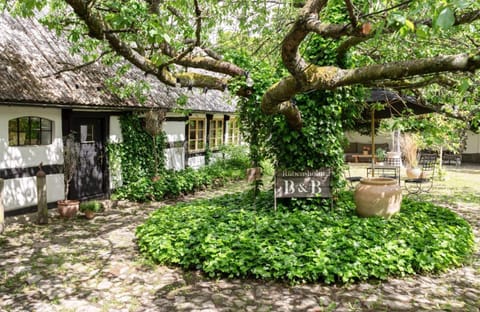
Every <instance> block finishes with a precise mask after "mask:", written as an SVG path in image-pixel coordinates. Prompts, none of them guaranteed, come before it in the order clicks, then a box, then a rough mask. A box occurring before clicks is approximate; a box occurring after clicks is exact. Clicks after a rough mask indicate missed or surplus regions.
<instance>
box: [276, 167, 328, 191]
mask: <svg viewBox="0 0 480 312" xmlns="http://www.w3.org/2000/svg"><path fill="white" fill-rule="evenodd" d="M330 177H331V171H330V169H325V170H318V171H306V172H294V171H281V172H279V173H277V174H276V175H275V181H276V183H275V194H276V195H275V196H276V197H278V198H281V197H315V196H321V197H331V192H330Z"/></svg>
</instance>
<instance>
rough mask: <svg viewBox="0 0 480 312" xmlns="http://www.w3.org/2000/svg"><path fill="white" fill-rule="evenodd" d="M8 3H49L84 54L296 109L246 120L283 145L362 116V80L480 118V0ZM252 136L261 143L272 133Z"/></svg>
mask: <svg viewBox="0 0 480 312" xmlns="http://www.w3.org/2000/svg"><path fill="white" fill-rule="evenodd" d="M3 6H4V8H6V9H8V10H9V11H11V12H16V13H19V14H21V15H22V16H28V15H32V14H33V13H34V11H35V10H43V12H44V13H45V12H47V11H48V12H47V13H48V14H44V13H42V14H41V15H44V16H45V17H44V22H45V23H46V24H48V25H49V26H50V27H52V28H54V29H56V30H57V31H59V32H60V31H65V32H66V34H67V37H68V38H69V39H70V41H72V42H73V43H74V46H73V50H74V51H76V52H77V53H82V54H83V55H84V60H85V61H91V60H101V61H103V62H105V63H107V64H115V63H118V62H119V61H120V60H122V61H123V62H124V63H123V64H125V62H126V63H127V64H129V65H131V66H135V67H137V68H139V69H140V70H142V71H144V72H145V74H147V75H153V76H155V77H157V78H158V79H159V80H160V81H162V82H163V83H165V84H167V85H170V86H181V87H188V88H190V87H199V88H206V89H218V90H224V89H225V88H230V89H231V90H232V92H235V93H236V94H237V95H240V96H244V97H246V101H247V102H249V103H250V104H249V105H247V106H248V108H245V109H244V113H245V112H246V111H249V112H250V113H249V114H250V117H253V116H254V114H261V113H263V114H266V115H271V116H281V118H284V119H285V120H286V123H287V124H286V125H285V124H284V123H282V122H281V121H280V119H279V118H278V117H271V118H263V119H262V118H260V117H258V118H256V119H255V121H254V120H253V119H250V122H251V123H250V125H247V126H245V128H250V130H252V129H258V128H259V127H260V128H263V130H264V131H266V132H269V131H270V130H272V129H273V130H275V131H276V130H278V131H279V132H278V134H280V136H281V137H282V138H280V137H279V136H277V135H276V134H275V133H273V134H272V137H271V138H270V142H271V143H272V145H271V146H276V148H277V150H278V151H279V153H281V154H282V155H283V156H282V157H287V156H286V155H285V153H291V152H292V151H291V150H288V149H295V150H299V151H300V150H301V149H302V148H304V147H312V144H319V142H315V143H313V142H314V141H312V142H308V140H310V139H307V141H302V140H301V139H300V140H299V138H303V137H305V138H307V137H309V136H310V135H317V136H318V135H319V134H318V133H317V132H315V131H313V130H312V129H317V130H316V131H318V129H322V127H324V126H325V124H329V123H330V125H334V124H336V123H340V124H343V126H345V123H346V124H347V126H348V124H349V123H351V120H352V118H358V117H357V116H359V114H356V113H354V111H355V110H360V109H362V106H363V104H362V101H352V100H353V98H358V99H360V100H361V99H362V97H360V96H359V94H356V92H353V91H352V90H353V89H351V88H352V87H354V86H355V87H356V86H363V87H367V88H370V87H376V88H384V89H393V90H397V91H398V92H400V93H403V94H409V95H414V96H416V98H417V99H418V100H419V101H420V102H422V103H425V104H427V105H430V106H431V107H433V108H434V109H435V110H437V111H438V112H440V113H442V114H444V115H446V116H450V117H454V118H458V119H461V120H463V121H464V122H466V123H467V124H468V125H469V126H470V127H473V128H476V127H477V128H478V126H479V120H480V111H479V108H478V107H479V106H478V104H477V102H478V99H479V96H478V92H479V91H478V90H479V88H478V82H479V80H478V75H477V74H476V70H477V69H478V68H479V67H480V52H479V47H480V36H479V35H478V34H479V33H480V32H479V28H480V23H479V19H480V3H479V2H478V1H476V0H453V1H440V0H438V1H420V0H407V1H402V0H392V1H380V0H374V1H372V0H369V1H367V0H358V1H352V0H328V1H327V0H306V1H291V0H285V1H276V2H271V1H244V0H242V1H237V0H224V1H216V0H178V1H169V0H145V1H136V0H126V1H125V0H122V1H119V0H97V1H90V0H64V1H63V0H24V1H15V0H10V1H9V0H4V1H3ZM118 68H119V69H121V70H120V71H125V70H126V69H128V68H126V67H125V66H119V67H118ZM249 78H250V79H252V78H253V83H254V84H253V86H250V84H247V83H245V82H246V81H247V80H248V79H249ZM140 87H145V86H140ZM123 91H124V92H127V91H128V90H123ZM317 92H318V93H317ZM348 94H350V95H352V94H355V95H354V96H350V95H348ZM365 94H366V95H368V92H366V93H365ZM339 102H342V103H343V104H342V105H340V106H339ZM258 103H260V104H261V105H260V106H258ZM352 106H355V109H353V110H352V113H347V114H345V112H346V111H348V110H349V109H350V108H351V107H352ZM315 110H316V111H317V112H321V111H322V112H323V113H321V114H317V115H315V114H312V112H313V111H315ZM322 114H323V115H322ZM346 116H348V118H346ZM326 119H331V120H330V121H328V122H326V121H325V120H326ZM332 129H335V130H334V131H333V132H331V133H330V132H329V131H332ZM324 130H325V133H324V134H322V135H321V137H322V138H325V142H322V143H321V144H322V145H323V144H331V142H330V141H332V140H330V139H328V138H329V137H330V136H336V137H337V138H338V136H339V133H340V128H336V126H333V127H332V128H330V127H328V129H324ZM255 133H257V134H258V135H260V136H257V134H255ZM251 136H252V137H251V139H252V140H253V141H258V143H259V144H256V143H255V144H254V145H258V146H260V145H261V144H260V143H261V142H260V141H261V140H263V139H264V138H268V136H264V137H263V138H262V137H261V133H260V132H255V131H253V132H251ZM256 136H257V137H256ZM340 141H341V138H340ZM292 142H295V143H298V144H295V146H292V145H294V144H291V143H292ZM285 144H287V145H286V147H281V146H283V145H285ZM300 144H301V146H299V145H300ZM336 144H337V143H335V144H333V146H334V147H333V149H332V151H333V150H335V149H337V147H336V146H337V145H336ZM258 151H260V147H259V150H258ZM303 152H305V151H303ZM319 152H320V151H317V150H315V151H313V154H315V155H317V154H318V153H319ZM322 152H324V151H322ZM329 152H331V151H329ZM252 155H255V154H252ZM278 155H280V154H277V156H278ZM292 155H297V154H295V153H294V154H292ZM292 157H294V156H292ZM277 160H279V159H277ZM296 160H297V159H296ZM288 161H289V160H287V159H284V160H282V161H281V162H282V163H286V162H288ZM298 161H300V160H298ZM310 161H312V160H310ZM294 166H295V167H301V166H300V165H297V164H295V165H294ZM315 166H316V165H315Z"/></svg>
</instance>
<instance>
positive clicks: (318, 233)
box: [136, 192, 474, 283]
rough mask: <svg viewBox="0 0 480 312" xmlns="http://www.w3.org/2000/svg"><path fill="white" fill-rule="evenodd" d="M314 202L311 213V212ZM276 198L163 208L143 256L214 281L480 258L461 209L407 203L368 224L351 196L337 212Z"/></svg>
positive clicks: (380, 275) (390, 270)
mask: <svg viewBox="0 0 480 312" xmlns="http://www.w3.org/2000/svg"><path fill="white" fill-rule="evenodd" d="M306 205H310V207H305V206H306ZM272 206H273V194H272V193H271V192H268V193H261V194H260V195H259V196H258V197H257V199H256V201H253V200H252V196H251V194H249V193H239V194H235V195H232V194H229V195H226V196H223V197H219V198H216V199H209V200H199V201H194V202H190V203H180V204H177V205H175V206H167V207H163V208H161V209H159V210H157V211H156V212H155V213H153V214H152V215H151V217H150V218H149V219H148V220H147V221H146V222H145V223H144V224H143V225H141V226H139V227H138V228H137V231H136V235H137V237H138V245H139V248H140V251H141V252H142V253H144V254H145V255H146V256H147V257H148V258H151V259H152V260H154V261H156V262H158V263H161V264H174V265H178V266H181V267H183V268H185V269H200V270H202V271H204V272H205V273H206V274H208V275H209V276H211V277H217V276H226V277H255V278H261V279H275V280H288V281H290V282H293V283H297V282H317V281H323V282H326V283H332V282H352V281H357V280H366V279H370V278H377V279H386V278H388V277H389V276H404V275H407V274H415V273H427V272H431V273H436V272H441V271H444V270H446V269H448V268H449V267H452V266H459V265H461V264H462V262H464V261H465V260H466V259H467V258H468V257H469V256H470V255H471V253H472V251H473V246H474V241H473V233H472V229H471V227H470V226H469V224H468V223H467V222H466V221H465V220H463V219H462V218H460V217H459V216H457V215H456V214H455V213H453V212H452V211H450V210H448V209H446V208H442V207H439V206H435V205H433V204H430V203H424V202H413V201H409V200H408V199H406V200H404V203H403V206H402V209H401V212H400V213H399V214H398V215H396V216H395V217H393V218H391V219H390V220H386V219H383V218H377V217H374V218H360V217H357V215H356V214H355V211H354V204H353V200H352V196H351V194H350V193H344V194H340V198H339V199H338V201H337V202H336V207H335V209H334V211H333V212H332V211H330V210H329V206H328V205H325V206H319V201H317V200H310V201H308V202H306V201H292V205H291V207H289V208H287V207H285V206H282V205H279V207H278V211H277V212H274V211H273V207H272Z"/></svg>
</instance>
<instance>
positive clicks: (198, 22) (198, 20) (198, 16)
mask: <svg viewBox="0 0 480 312" xmlns="http://www.w3.org/2000/svg"><path fill="white" fill-rule="evenodd" d="M194 3H195V45H196V46H197V47H199V46H200V44H201V41H202V39H201V37H202V36H201V33H202V10H201V9H200V5H199V4H198V0H195V1H194Z"/></svg>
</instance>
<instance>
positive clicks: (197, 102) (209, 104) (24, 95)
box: [0, 13, 235, 112]
mask: <svg viewBox="0 0 480 312" xmlns="http://www.w3.org/2000/svg"><path fill="white" fill-rule="evenodd" d="M67 64H68V65H67ZM80 64H82V61H81V59H80V57H78V56H72V55H71V54H70V52H69V43H68V41H67V40H66V39H64V38H61V37H58V36H56V35H55V33H54V32H52V31H49V30H48V29H47V28H45V27H44V26H42V25H41V24H40V23H39V22H38V21H37V20H35V19H24V18H13V17H12V16H10V15H8V14H6V13H2V14H0V104H11V105H41V106H49V107H53V106H57V107H76V108H79V107H80V108H81V107H96V108H106V109H107V108H108V109H139V108H169V109H171V108H174V107H177V104H176V103H177V99H178V98H179V97H180V96H181V95H182V94H185V95H187V96H188V102H187V106H186V107H185V108H186V109H190V110H192V111H209V112H234V111H235V105H234V101H233V100H232V97H230V96H228V94H226V93H222V92H219V91H214V90H208V92H207V93H206V94H204V93H203V92H202V91H201V90H193V91H188V90H186V89H185V88H183V89H181V88H171V87H167V86H165V85H164V84H162V83H160V82H159V81H158V80H156V78H154V77H145V76H144V75H143V73H141V72H140V71H138V70H134V71H133V73H132V74H131V75H130V76H129V78H131V79H139V80H140V79H143V80H147V81H148V82H150V83H151V90H150V91H149V92H148V94H147V96H146V101H145V102H144V103H143V104H142V103H140V102H139V101H138V100H136V99H134V98H129V99H121V98H119V97H118V96H117V95H115V94H113V93H112V92H110V91H109V90H108V89H107V88H106V87H105V84H104V81H105V80H106V79H107V78H109V77H112V76H113V75H114V71H113V69H112V68H108V67H105V66H102V65H101V64H98V63H94V64H92V65H89V66H86V67H82V68H81V69H78V70H75V71H74V72H72V71H69V72H63V73H61V74H58V75H55V73H58V72H59V71H60V70H62V69H64V68H65V67H66V66H68V67H69V68H71V67H73V66H78V65H80Z"/></svg>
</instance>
